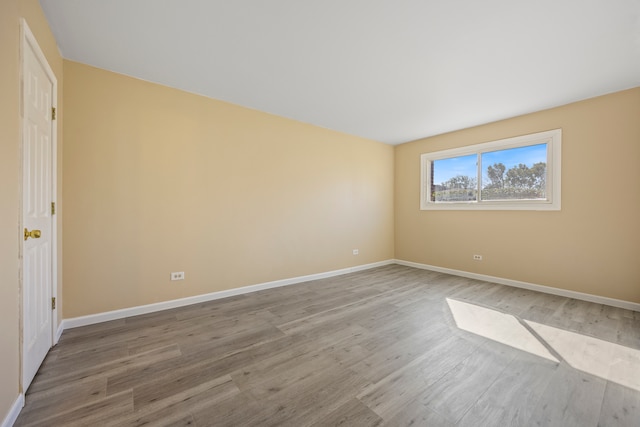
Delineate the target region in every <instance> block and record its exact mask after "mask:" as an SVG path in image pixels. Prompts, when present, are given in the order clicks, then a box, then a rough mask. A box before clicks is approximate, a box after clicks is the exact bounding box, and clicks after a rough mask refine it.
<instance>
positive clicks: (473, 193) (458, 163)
mask: <svg viewBox="0 0 640 427" xmlns="http://www.w3.org/2000/svg"><path fill="white" fill-rule="evenodd" d="M477 161H478V156H477V155H475V154H471V155H468V156H460V157H451V158H448V159H442V160H433V161H432V162H431V173H432V176H431V183H432V184H431V201H432V202H469V201H476V200H477V193H478V185H477V181H478V179H477V176H478V172H477Z"/></svg>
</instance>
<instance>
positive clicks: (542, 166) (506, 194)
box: [481, 144, 547, 200]
mask: <svg viewBox="0 0 640 427" xmlns="http://www.w3.org/2000/svg"><path fill="white" fill-rule="evenodd" d="M481 156H482V157H481V158H482V193H481V199H482V200H540V199H546V198H547V194H546V178H547V144H537V145H529V146H526V147H518V148H510V149H508V150H498V151H490V152H487V153H483V154H481Z"/></svg>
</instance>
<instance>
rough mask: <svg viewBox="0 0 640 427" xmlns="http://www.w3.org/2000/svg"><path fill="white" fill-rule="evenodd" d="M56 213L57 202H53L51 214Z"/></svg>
mask: <svg viewBox="0 0 640 427" xmlns="http://www.w3.org/2000/svg"><path fill="white" fill-rule="evenodd" d="M55 214H56V202H51V215H55Z"/></svg>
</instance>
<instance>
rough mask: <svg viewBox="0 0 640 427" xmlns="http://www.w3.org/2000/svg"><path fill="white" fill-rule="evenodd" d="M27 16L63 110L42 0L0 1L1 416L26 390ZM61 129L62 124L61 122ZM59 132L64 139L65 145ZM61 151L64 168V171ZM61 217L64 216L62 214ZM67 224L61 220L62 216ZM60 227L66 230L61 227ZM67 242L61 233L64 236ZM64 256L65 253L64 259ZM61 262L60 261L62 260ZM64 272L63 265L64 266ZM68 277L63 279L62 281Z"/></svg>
mask: <svg viewBox="0 0 640 427" xmlns="http://www.w3.org/2000/svg"><path fill="white" fill-rule="evenodd" d="M21 17H24V18H25V19H26V20H27V23H28V24H29V27H30V28H31V30H32V32H33V33H34V35H35V37H36V39H37V40H38V43H39V45H40V47H41V48H42V50H43V51H44V53H45V55H46V57H47V60H48V62H49V65H50V66H51V68H52V69H53V72H54V73H55V74H56V77H57V79H58V85H59V87H58V107H59V111H60V113H62V108H61V107H62V93H61V91H62V58H61V57H60V55H59V53H58V49H57V47H56V44H55V40H54V38H53V36H52V35H51V32H50V30H49V27H48V25H47V23H46V20H45V18H44V15H43V13H42V10H41V9H40V5H39V3H38V2H37V0H20V1H18V0H3V1H2V2H0V63H1V64H2V65H1V66H0V182H1V183H2V185H0V324H1V325H2V327H1V328H0V421H2V420H3V419H4V417H5V416H6V414H7V413H8V411H9V409H10V407H11V405H12V404H13V403H14V402H15V400H16V398H17V397H18V394H19V393H20V385H19V383H20V318H19V307H20V283H19V274H18V271H19V266H20V260H19V259H18V253H19V248H20V238H19V237H20V236H19V229H20V223H19V215H20V183H21V166H20V155H21V154H20V153H21V143H20V135H21V130H20V128H21V124H20V110H19V100H20V62H19V52H20V50H19V46H20V18H21ZM58 130H59V135H60V136H61V134H62V126H61V123H59V127H58ZM60 136H59V140H58V144H59V147H60V148H61V147H62V139H61V138H60ZM60 162H61V156H60V159H59V168H58V170H59V173H60V174H61V173H62V167H61V163H60ZM58 220H60V217H58ZM60 224H61V222H60ZM58 232H59V233H60V230H59V231H58ZM60 245H61V239H60ZM59 261H60V262H61V261H62V260H61V258H60V260H59ZM59 265H60V264H59ZM59 271H60V272H61V271H62V269H61V268H60V269H59ZM61 283H62V281H61V280H59V284H60V286H61Z"/></svg>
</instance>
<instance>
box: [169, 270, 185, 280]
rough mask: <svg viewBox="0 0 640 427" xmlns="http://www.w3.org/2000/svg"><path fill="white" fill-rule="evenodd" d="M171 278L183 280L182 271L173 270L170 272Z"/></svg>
mask: <svg viewBox="0 0 640 427" xmlns="http://www.w3.org/2000/svg"><path fill="white" fill-rule="evenodd" d="M171 280H184V271H174V272H173V273H171Z"/></svg>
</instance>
